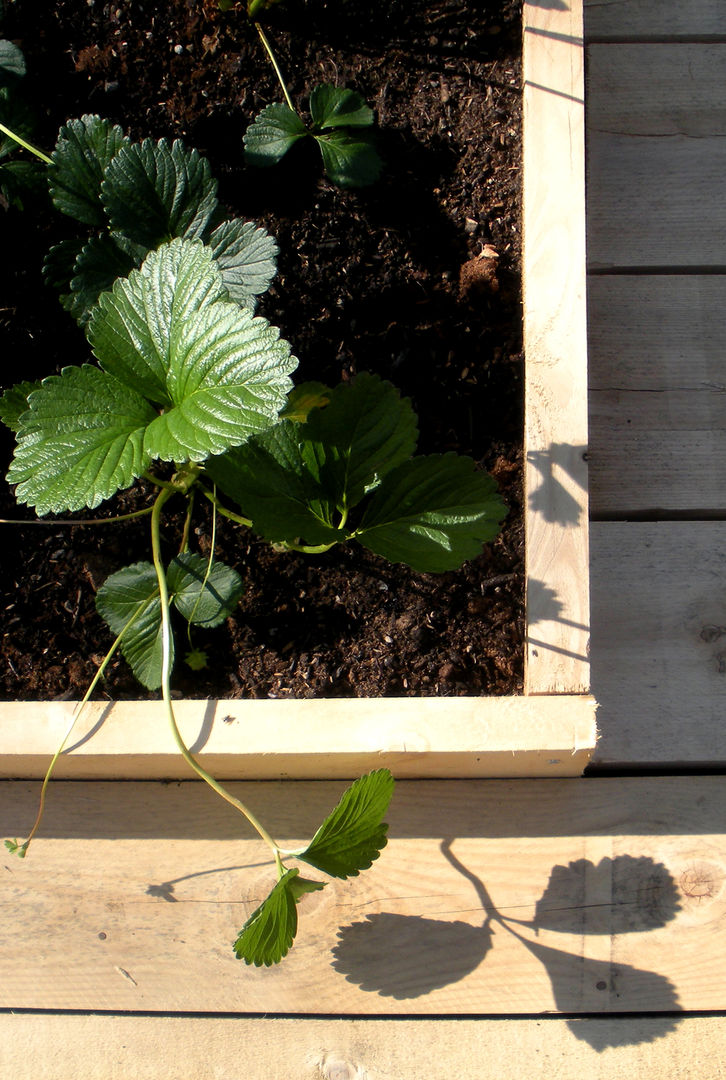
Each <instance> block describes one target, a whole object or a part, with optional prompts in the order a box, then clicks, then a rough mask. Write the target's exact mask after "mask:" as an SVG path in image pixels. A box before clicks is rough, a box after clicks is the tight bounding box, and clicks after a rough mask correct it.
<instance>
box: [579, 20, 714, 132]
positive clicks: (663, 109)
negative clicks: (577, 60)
mask: <svg viewBox="0 0 726 1080" xmlns="http://www.w3.org/2000/svg"><path fill="white" fill-rule="evenodd" d="M662 6H663V7H666V8H668V7H670V8H674V7H677V6H678V5H677V4H663V5H662ZM723 15H724V18H723V23H724V30H725V31H726V7H724V8H723ZM725 36H726V35H725ZM725 83H726V44H711V45H709V44H697V45H695V44H677V45H668V44H637V45H626V44H622V45H591V46H590V47H589V49H588V50H587V109H586V115H587V129H588V132H589V133H590V136H592V134H593V133H610V134H615V135H624V134H625V135H629V136H630V135H647V136H659V137H660V136H665V135H688V137H689V138H704V137H707V136H709V135H714V136H717V137H719V136H723V135H724V133H725V132H726V103H725V102H724V93H723V88H724V84H725Z"/></svg>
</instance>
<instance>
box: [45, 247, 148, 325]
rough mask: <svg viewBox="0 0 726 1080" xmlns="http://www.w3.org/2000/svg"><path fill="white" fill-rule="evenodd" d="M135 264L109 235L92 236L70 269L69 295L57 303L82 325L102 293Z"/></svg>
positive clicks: (65, 295) (127, 272) (62, 297)
mask: <svg viewBox="0 0 726 1080" xmlns="http://www.w3.org/2000/svg"><path fill="white" fill-rule="evenodd" d="M135 265H136V263H135V260H134V259H133V257H132V256H131V255H130V254H129V253H128V252H127V251H124V250H123V249H122V248H121V247H119V245H118V244H117V243H116V241H115V240H114V238H113V236H112V235H111V234H110V233H99V234H98V236H92V237H91V239H90V240H89V241H88V243H87V244H84V246H83V248H82V249H81V251H80V252H79V253H78V256H77V258H76V261H75V263H74V267H73V277H72V278H71V282H70V292H69V293H66V294H64V295H62V296H61V303H62V305H63V307H64V308H65V309H66V311H69V312H70V313H71V315H73V317H74V319H76V321H77V322H79V323H80V324H81V326H83V325H85V323H87V322H88V319H89V317H90V314H91V310H92V308H93V305H94V304H95V303H96V301H97V300H98V298H99V296H100V295H101V293H102V292H105V291H106V290H107V289H110V288H111V287H112V286H113V283H114V282H115V281H116V280H117V279H118V278H122V277H126V276H127V274H129V273H131V271H132V270H133V269H134V267H135Z"/></svg>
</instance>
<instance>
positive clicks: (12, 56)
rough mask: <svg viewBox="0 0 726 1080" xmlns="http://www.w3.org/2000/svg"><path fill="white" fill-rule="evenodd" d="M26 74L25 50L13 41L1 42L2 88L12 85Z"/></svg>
mask: <svg viewBox="0 0 726 1080" xmlns="http://www.w3.org/2000/svg"><path fill="white" fill-rule="evenodd" d="M24 74H25V58H24V57H23V50H22V49H20V48H18V46H17V45H14V44H13V42H12V41H6V40H4V39H3V40H2V41H0V86H7V85H12V84H13V83H14V82H17V80H18V79H22V77H23V75H24Z"/></svg>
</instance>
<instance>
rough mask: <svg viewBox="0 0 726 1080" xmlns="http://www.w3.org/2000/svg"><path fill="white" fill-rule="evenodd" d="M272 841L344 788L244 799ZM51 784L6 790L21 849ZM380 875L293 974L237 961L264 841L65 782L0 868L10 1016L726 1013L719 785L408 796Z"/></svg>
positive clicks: (320, 915) (331, 922)
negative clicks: (43, 822) (30, 840)
mask: <svg viewBox="0 0 726 1080" xmlns="http://www.w3.org/2000/svg"><path fill="white" fill-rule="evenodd" d="M234 790H235V792H236V793H237V794H241V795H242V796H243V797H247V798H249V800H250V801H251V804H252V806H253V808H254V809H255V811H256V812H257V813H258V814H259V815H260V816H261V818H262V819H263V820H264V821H265V822H266V824H267V825H268V826H269V827H270V829H271V831H272V833H273V835H276V836H277V837H278V838H279V839H280V841H281V842H283V843H288V842H289V843H291V844H295V843H298V842H300V841H302V840H304V839H305V838H306V837H307V836H309V835H310V834H311V831H312V829H314V828H315V826H316V824H317V822H318V821H319V820H320V819H321V817H322V816H323V815H324V813H325V812H327V810H329V809H330V807H331V806H332V805H333V804H334V802H335V800H336V799H337V797H338V794H339V792H340V790H341V785H340V784H335V783H331V782H325V783H310V782H298V783H294V784H283V785H280V784H274V783H267V784H265V783H256V784H246V785H234ZM37 792H38V784H36V783H24V782H17V783H12V782H4V783H3V784H2V786H1V787H0V820H2V822H3V829H4V830H5V831H7V832H9V833H10V835H16V834H21V833H22V832H23V830H24V829H25V828H27V826H28V823H29V822H30V820H31V819H32V816H33V814H34V809H35V799H36V797H37ZM389 821H390V826H391V831H390V843H389V846H388V847H387V848H386V849H385V851H384V853H383V855H382V857H381V858H380V860H379V861H378V862H377V863H376V864H375V866H374V867H373V868H372V870H370V871H368V872H366V873H365V874H363V875H361V877H359V878H357V879H351V880H350V881H348V882H336V883H332V884H330V885H329V886H328V887H327V888H326V889H325V890H324V892H322V893H315V894H313V895H312V896H309V897H306V898H305V900H304V902H303V904H302V905H301V909H300V931H299V935H298V940H297V942H296V944H295V946H294V948H293V950H292V952H291V953H290V955H289V956H288V958H287V959H286V961H285V963H284V964H283V965H282V966H280V967H278V968H273V969H262V970H257V969H249V968H246V967H245V966H244V965H242V964H241V963H240V962H239V961H237V960H235V958H234V956H233V953H232V950H231V947H230V945H231V941H232V940H233V938H234V936H235V934H236V932H237V931H238V930H239V928H240V926H241V925H242V923H243V922H244V920H245V918H246V917H247V916H248V915H249V913H250V912H251V910H252V909H253V908H254V906H256V904H257V903H258V902H259V900H260V899H261V898H262V896H263V895H264V893H265V891H266V890H267V888H268V887H269V885H270V883H271V867H270V866H269V864H268V863H267V862H266V860H265V852H264V850H263V849H262V847H261V845H260V844H259V842H255V841H252V840H250V839H249V834H248V832H247V830H246V828H245V826H244V825H240V824H239V823H238V817H237V815H236V814H235V813H234V812H233V811H232V810H231V808H229V807H227V806H226V804H221V803H220V801H219V800H218V799H216V798H215V797H214V796H213V795H211V793H208V792H207V791H203V790H200V785H199V784H196V783H188V784H165V785H164V784H151V783H128V784H125V783H102V782H96V783H72V782H69V783H65V784H58V785H56V786H55V787H54V789H53V792H52V805H51V809H50V812H49V814H48V819H47V827H46V828H45V829H44V832H43V838H42V839H39V840H38V841H37V845H36V846H35V847H34V848H33V849H31V852H30V854H29V856H28V858H27V859H26V860H25V861H24V862H18V861H11V859H10V857H9V856H5V857H4V858H3V873H2V893H1V894H0V895H1V897H2V902H3V905H4V907H3V910H4V912H6V917H5V918H4V919H3V922H2V927H0V1007H4V1008H10V1009H28V1008H29V1009H41V1008H42V1009H55V1010H58V1009H71V1010H76V1009H80V1010H113V1011H124V1010H136V1011H151V1012H172V1011H176V1012H179V1011H193V1012H240V1013H249V1012H252V1013H283V1014H284V1013H309V1012H313V1013H334V1014H356V1015H363V1014H368V1015H373V1014H382V1013H383V1014H390V1015H406V1014H409V1015H410V1014H428V1015H445V1014H457V1015H458V1014H466V1013H469V1014H496V1015H504V1016H506V1015H512V1014H518V1013H525V1014H529V1013H542V1012H550V1011H558V1012H561V1013H566V1014H571V1013H572V1014H578V1013H580V1014H590V1013H627V1012H649V1013H672V1012H673V1011H674V1010H675V1011H678V1010H707V1009H723V1008H724V1007H725V1006H726V996H725V990H724V982H723V974H722V973H723V968H724V963H725V962H726V938H725V937H724V934H723V932H722V928H723V924H724V919H725V918H726V887H725V884H724V854H723V852H724V832H725V831H726V799H724V787H723V781H722V779H721V778H720V777H693V778H672V777H670V778H663V777H662V778H654V779H650V780H649V779H644V778H637V779H634V780H623V779H619V780H592V779H588V780H542V781H531V780H520V781H517V780H513V781H500V780H493V781H492V780H490V781H440V782H431V781H426V782H403V783H401V784H400V785H399V786H398V788H397V792H396V795H395V798H394V802H393V804H392V806H391V809H390V813H389Z"/></svg>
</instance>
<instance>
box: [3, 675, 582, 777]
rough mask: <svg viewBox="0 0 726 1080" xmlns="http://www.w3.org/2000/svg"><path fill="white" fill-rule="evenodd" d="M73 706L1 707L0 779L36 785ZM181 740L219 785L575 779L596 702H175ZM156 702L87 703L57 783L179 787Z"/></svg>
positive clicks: (177, 766)
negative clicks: (373, 775) (149, 782)
mask: <svg viewBox="0 0 726 1080" xmlns="http://www.w3.org/2000/svg"><path fill="white" fill-rule="evenodd" d="M74 709H75V703H73V702H37V703H28V702H3V703H2V704H0V777H8V778H38V777H42V776H43V775H44V774H45V771H46V769H47V767H48V764H49V762H50V760H51V758H52V756H53V754H54V753H55V751H56V749H57V747H58V746H59V745H60V743H61V742H62V740H63V738H64V735H65V733H66V731H67V730H68V727H69V725H70V723H71V721H72V717H73V712H74ZM175 713H176V716H177V721H178V724H179V728H180V731H181V733H182V737H183V738H184V740H185V742H186V743H187V745H188V746H189V747H190V748H192V750H193V752H194V753H195V755H196V756H197V757H198V759H199V761H200V762H201V764H202V765H203V766H204V767H205V768H206V769H208V770H209V771H210V772H212V773H213V774H214V775H215V776H217V777H219V778H220V779H225V778H230V777H233V778H237V779H248V780H259V779H285V778H286V779H290V778H295V779H304V778H308V779H315V778H318V779H319V778H321V777H327V778H329V779H332V778H335V777H344V778H351V777H355V776H359V775H360V774H361V773H362V772H366V771H368V770H370V769H375V768H381V767H382V766H386V767H387V768H390V769H391V770H392V771H393V772H394V773H395V775H396V776H399V777H457V776H458V777H465V776H579V775H580V774H581V773H582V771H583V770H584V768H585V766H586V765H587V763H588V761H589V759H590V756H591V754H592V751H593V748H594V746H595V740H596V726H595V702H594V701H593V699H592V698H590V697H587V696H585V695H582V696H574V695H573V696H571V697H559V698H557V697H553V698H540V697H535V698H524V697H510V698H423V699H420V698H418V699H417V698H400V699H399V698H389V699H376V698H373V699H368V698H354V699H345V700H341V699H326V700H321V701H312V700H311V701H297V702H291V701H273V700H269V701H262V700H260V701H240V700H231V701H180V702H177V703H176V704H175ZM189 776H190V771H189V768H188V766H187V765H186V764H185V762H184V761H183V759H182V757H181V755H180V754H179V751H178V749H177V747H176V744H175V742H174V739H173V737H172V734H171V731H170V729H169V724H168V721H167V719H166V715H165V711H164V706H163V703H162V702H160V701H156V702H148V701H126V702H116V703H111V702H102V701H100V702H93V703H92V704H91V705H89V707H88V708H87V710H86V711H85V712H84V714H83V715H82V716H81V718H80V719H79V721H78V723H77V725H76V727H75V728H74V731H73V735H72V737H71V739H70V740H69V743H68V751H67V752H66V753H64V754H63V756H62V757H61V758H60V760H59V762H58V765H57V771H56V777H57V778H58V779H64V778H65V779H67V778H72V779H81V778H83V779H170V778H179V779H188V778H189Z"/></svg>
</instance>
